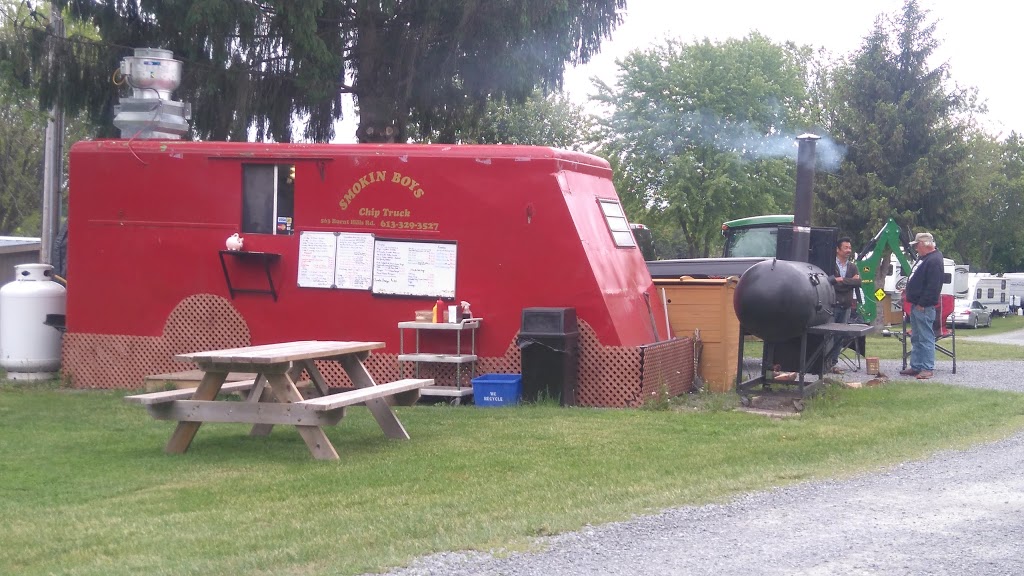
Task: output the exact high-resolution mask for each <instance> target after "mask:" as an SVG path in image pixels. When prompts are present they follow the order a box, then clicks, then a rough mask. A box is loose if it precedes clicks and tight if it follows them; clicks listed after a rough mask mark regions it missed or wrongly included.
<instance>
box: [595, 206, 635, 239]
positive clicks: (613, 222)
mask: <svg viewBox="0 0 1024 576" xmlns="http://www.w3.org/2000/svg"><path fill="white" fill-rule="evenodd" d="M598 203H600V204H601V213H602V214H604V219H605V222H607V223H608V231H609V232H611V234H612V241H614V242H615V245H616V246H618V247H619V248H629V247H635V246H636V239H635V238H633V231H632V230H631V229H630V227H629V222H627V221H626V213H625V212H623V211H622V206H621V205H619V203H618V202H616V201H615V200H602V199H598Z"/></svg>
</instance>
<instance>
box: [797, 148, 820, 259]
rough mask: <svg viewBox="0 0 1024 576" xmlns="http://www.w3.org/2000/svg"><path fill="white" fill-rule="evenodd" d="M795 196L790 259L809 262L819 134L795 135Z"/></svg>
mask: <svg viewBox="0 0 1024 576" xmlns="http://www.w3.org/2000/svg"><path fill="white" fill-rule="evenodd" d="M796 139H797V142H799V144H798V148H797V153H796V198H795V200H794V206H793V254H792V256H791V257H790V260H794V261H797V262H810V252H811V212H812V208H813V207H814V163H815V161H816V159H815V147H816V146H817V144H818V140H820V139H821V137H820V136H817V135H815V134H801V135H800V136H797V138H796Z"/></svg>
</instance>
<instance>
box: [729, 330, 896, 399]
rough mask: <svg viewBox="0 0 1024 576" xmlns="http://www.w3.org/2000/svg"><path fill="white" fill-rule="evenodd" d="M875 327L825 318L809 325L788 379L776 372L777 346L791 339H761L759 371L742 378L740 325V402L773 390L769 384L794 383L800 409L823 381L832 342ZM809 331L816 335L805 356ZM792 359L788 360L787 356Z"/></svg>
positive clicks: (737, 386)
mask: <svg viewBox="0 0 1024 576" xmlns="http://www.w3.org/2000/svg"><path fill="white" fill-rule="evenodd" d="M877 330H878V328H877V327H876V326H873V325H869V324H837V323H833V322H828V323H825V324H819V325H817V326H811V327H810V328H807V329H806V330H805V331H804V332H803V334H801V335H800V346H799V356H798V357H797V358H798V360H797V362H796V367H797V371H796V375H795V377H793V378H791V379H781V378H778V377H777V375H776V373H775V365H776V347H778V346H788V345H791V344H790V342H783V343H781V344H777V343H773V342H765V343H764V352H763V354H762V360H761V373H760V374H759V375H758V376H756V377H754V378H751V379H750V380H746V381H743V335H744V331H743V327H742V326H740V343H739V354H738V360H737V365H736V392H737V393H738V394H739V395H740V402H741V403H742V404H743V405H744V406H749V405H750V403H751V396H752V395H753V393H754V392H760V393H763V394H771V393H774V391H773V389H772V386H775V385H778V386H785V387H796V388H797V394H795V395H794V397H793V407H794V408H795V409H796V410H797V411H800V410H803V407H804V403H803V401H804V399H805V398H807V397H809V396H811V395H813V394H815V393H816V392H817V391H818V390H819V389H820V388H821V386H822V385H824V383H825V376H824V372H825V357H826V356H827V353H828V351H830V350H832V348H833V346H842V345H844V342H845V341H849V340H852V339H856V338H860V337H862V336H866V335H868V334H871V333H873V332H876V331H877ZM808 335H813V336H815V338H814V339H813V340H814V344H813V345H812V348H811V350H810V353H811V354H810V356H808ZM790 361H791V360H790ZM809 371H810V372H811V373H812V374H814V375H815V376H817V378H816V379H815V380H814V381H813V382H808V381H807V379H806V376H807V373H808V372H809Z"/></svg>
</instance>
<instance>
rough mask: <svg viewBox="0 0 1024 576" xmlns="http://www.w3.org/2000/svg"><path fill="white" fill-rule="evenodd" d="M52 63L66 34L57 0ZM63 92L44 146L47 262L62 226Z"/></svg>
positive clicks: (52, 16)
mask: <svg viewBox="0 0 1024 576" xmlns="http://www.w3.org/2000/svg"><path fill="white" fill-rule="evenodd" d="M50 24H51V28H50V33H51V34H52V36H51V37H50V46H49V61H50V66H51V67H53V66H56V65H57V62H56V60H57V44H58V43H59V42H60V40H61V39H63V38H64V20H63V19H62V18H61V14H60V8H59V7H58V6H57V3H56V2H51V3H50ZM61 104H62V102H61V98H60V92H59V91H58V93H57V97H56V100H55V101H54V103H53V107H52V108H51V109H50V117H49V119H47V121H46V141H45V143H44V148H43V222H42V230H41V233H40V235H41V236H42V244H43V245H42V253H41V254H40V258H41V260H42V262H43V263H44V264H52V263H53V261H54V259H55V258H54V256H55V254H54V250H55V246H56V243H57V232H58V231H59V230H60V191H61V184H62V182H63V181H64V112H63V110H62V109H61Z"/></svg>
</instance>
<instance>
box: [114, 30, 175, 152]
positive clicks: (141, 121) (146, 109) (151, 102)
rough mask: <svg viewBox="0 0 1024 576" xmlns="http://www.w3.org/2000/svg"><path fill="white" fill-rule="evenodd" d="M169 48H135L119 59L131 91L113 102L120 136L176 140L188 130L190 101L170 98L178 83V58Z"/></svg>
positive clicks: (122, 72) (121, 73)
mask: <svg viewBox="0 0 1024 576" xmlns="http://www.w3.org/2000/svg"><path fill="white" fill-rule="evenodd" d="M173 56H174V55H173V54H172V53H171V51H170V50H160V49H157V48H136V49H135V55H134V56H129V57H127V58H125V59H124V60H121V69H120V70H119V72H120V75H121V76H122V77H123V78H124V81H125V82H126V83H127V84H128V86H130V87H131V88H132V95H131V96H130V97H127V98H121V99H119V100H118V105H117V106H114V126H117V127H118V128H119V129H120V130H121V137H122V138H130V139H139V138H146V139H162V140H179V139H181V137H182V135H184V134H187V133H188V123H187V120H189V119H191V117H192V107H191V105H189V104H186V103H182V102H177V101H175V100H172V99H171V92H172V91H174V89H176V88H177V87H178V85H179V84H181V61H180V60H175V59H174V57H173Z"/></svg>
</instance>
